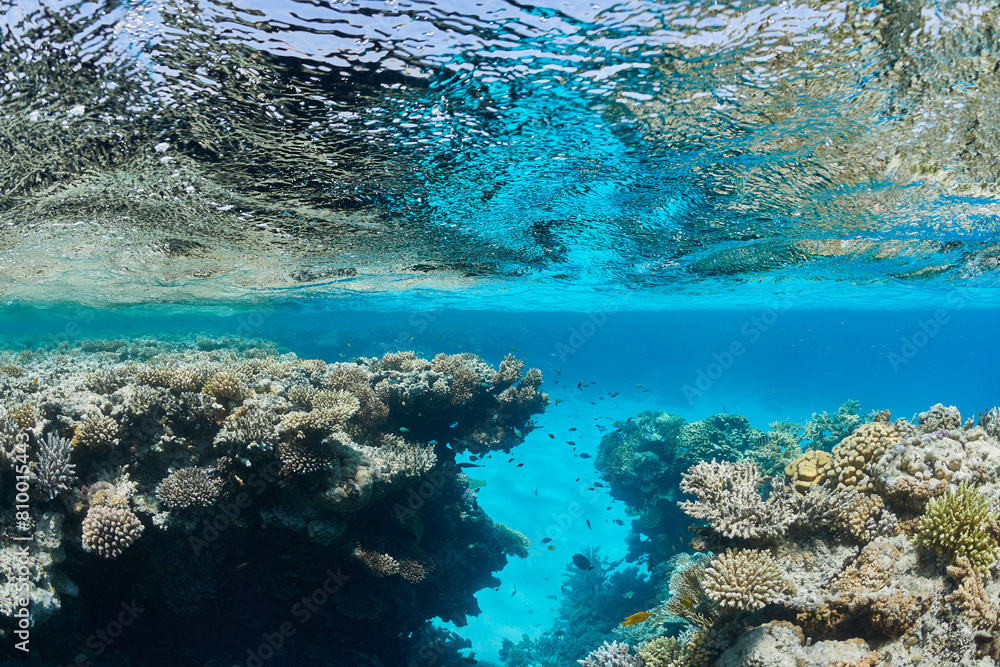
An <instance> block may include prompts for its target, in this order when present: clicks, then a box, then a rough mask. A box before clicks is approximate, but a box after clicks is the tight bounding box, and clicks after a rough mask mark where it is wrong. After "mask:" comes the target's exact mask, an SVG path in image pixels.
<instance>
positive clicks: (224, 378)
mask: <svg viewBox="0 0 1000 667" xmlns="http://www.w3.org/2000/svg"><path fill="white" fill-rule="evenodd" d="M167 386H169V385H167ZM201 391H202V392H203V393H205V394H208V395H209V396H212V397H214V398H216V399H221V400H228V401H233V402H235V403H239V402H241V401H243V399H244V398H246V397H247V394H248V390H247V388H246V385H244V384H243V381H242V380H241V379H240V378H239V376H238V375H236V374H235V373H233V372H230V371H219V372H218V373H216V374H215V375H213V376H212V377H211V378H210V379H209V380H208V381H207V382H206V383H205V385H204V386H203V387H202V388H201Z"/></svg>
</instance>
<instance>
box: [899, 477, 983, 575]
mask: <svg viewBox="0 0 1000 667" xmlns="http://www.w3.org/2000/svg"><path fill="white" fill-rule="evenodd" d="M997 518H998V515H997V511H996V510H995V509H993V507H992V506H991V503H990V499H989V498H987V497H986V496H984V495H982V494H981V493H979V492H978V491H976V490H975V489H974V488H972V487H970V486H969V485H967V484H964V483H963V484H960V485H959V486H958V487H957V488H956V489H953V490H951V491H949V492H948V493H947V494H945V495H944V496H941V497H939V498H935V499H933V500H931V501H930V502H928V503H927V510H926V511H925V512H924V515H923V517H921V519H920V525H919V527H918V528H917V534H916V541H917V544H920V545H921V546H924V547H926V548H928V549H931V550H932V551H934V552H935V553H937V554H938V555H939V556H941V557H942V558H943V559H944V560H946V561H948V562H949V563H951V562H954V561H956V559H958V558H961V557H965V558H968V559H969V562H971V563H972V565H973V566H974V567H976V568H977V569H978V570H979V571H980V572H981V573H982V574H983V576H984V577H985V576H987V575H988V572H989V567H990V565H992V564H993V563H994V562H996V560H997V558H998V557H1000V545H998V543H997V537H996V535H994V534H993V533H992V531H990V530H989V527H990V526H991V524H992V525H993V526H995V525H996V522H997Z"/></svg>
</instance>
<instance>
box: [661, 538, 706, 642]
mask: <svg viewBox="0 0 1000 667" xmlns="http://www.w3.org/2000/svg"><path fill="white" fill-rule="evenodd" d="M670 564H671V565H672V566H673V572H672V573H671V575H670V583H669V591H670V598H669V599H668V600H667V604H666V609H667V612H668V613H670V614H672V615H674V616H676V617H678V618H683V619H684V620H686V621H688V622H690V623H693V624H695V625H697V626H698V627H702V628H707V627H710V626H711V625H712V624H713V623H714V622H715V618H716V616H717V615H718V605H717V604H716V603H715V601H714V600H712V598H711V597H709V595H708V593H706V592H705V588H704V586H703V585H702V580H703V578H704V576H705V567H706V566H707V565H708V561H707V559H705V558H694V557H692V556H690V555H688V554H680V555H678V556H675V557H674V558H672V559H671V561H670Z"/></svg>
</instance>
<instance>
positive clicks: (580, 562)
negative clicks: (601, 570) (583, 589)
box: [573, 554, 594, 570]
mask: <svg viewBox="0 0 1000 667" xmlns="http://www.w3.org/2000/svg"><path fill="white" fill-rule="evenodd" d="M573 564H574V565H576V566H577V567H578V568H580V569H581V570H593V569H594V566H593V565H591V564H590V561H589V560H588V559H587V557H586V556H584V555H583V554H574V555H573Z"/></svg>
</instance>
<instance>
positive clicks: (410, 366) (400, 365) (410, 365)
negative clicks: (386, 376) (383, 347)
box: [381, 350, 431, 373]
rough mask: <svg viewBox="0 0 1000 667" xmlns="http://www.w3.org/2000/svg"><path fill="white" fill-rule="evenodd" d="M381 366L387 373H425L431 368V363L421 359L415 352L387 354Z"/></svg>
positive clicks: (383, 356)
mask: <svg viewBox="0 0 1000 667" xmlns="http://www.w3.org/2000/svg"><path fill="white" fill-rule="evenodd" d="M381 365H382V368H383V369H384V370H387V371H399V372H401V373H407V372H409V371H423V370H427V369H428V368H430V367H431V364H430V362H428V361H426V360H424V359H420V358H418V357H417V355H416V353H415V352H413V351H409V350H408V351H404V352H386V353H385V354H384V355H382V360H381Z"/></svg>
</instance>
